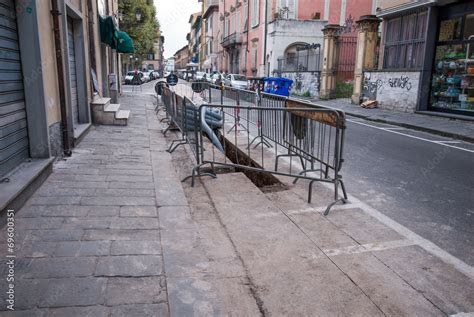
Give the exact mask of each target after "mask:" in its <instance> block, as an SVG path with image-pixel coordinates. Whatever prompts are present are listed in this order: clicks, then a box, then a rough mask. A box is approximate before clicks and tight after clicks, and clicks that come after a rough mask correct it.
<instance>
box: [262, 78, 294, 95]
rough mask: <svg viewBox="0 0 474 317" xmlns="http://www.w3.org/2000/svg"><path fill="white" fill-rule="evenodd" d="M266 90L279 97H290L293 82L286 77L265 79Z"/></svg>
mask: <svg viewBox="0 0 474 317" xmlns="http://www.w3.org/2000/svg"><path fill="white" fill-rule="evenodd" d="M263 82H264V89H263V91H264V92H266V93H269V94H274V95H279V96H285V97H289V96H290V87H291V85H292V84H293V81H292V80H291V79H288V78H284V77H265V78H263Z"/></svg>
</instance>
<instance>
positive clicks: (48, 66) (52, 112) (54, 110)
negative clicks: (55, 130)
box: [38, 1, 61, 126]
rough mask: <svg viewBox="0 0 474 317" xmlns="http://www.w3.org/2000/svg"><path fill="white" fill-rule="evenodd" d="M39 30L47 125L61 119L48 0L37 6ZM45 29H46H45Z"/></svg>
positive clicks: (40, 68) (39, 70)
mask: <svg viewBox="0 0 474 317" xmlns="http://www.w3.org/2000/svg"><path fill="white" fill-rule="evenodd" d="M38 23H39V29H40V30H45V32H39V34H40V43H41V56H42V60H43V61H42V65H41V66H40V65H38V72H41V71H42V73H41V76H42V80H43V85H44V91H45V99H46V100H45V104H46V112H47V116H48V126H50V125H52V124H53V123H56V122H58V121H61V110H60V102H59V89H58V76H57V65H56V53H55V46H54V31H53V19H52V16H51V8H50V4H49V1H48V2H47V3H45V5H42V6H38ZM46 30H47V31H46Z"/></svg>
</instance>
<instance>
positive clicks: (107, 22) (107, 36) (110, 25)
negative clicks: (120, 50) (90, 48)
mask: <svg viewBox="0 0 474 317" xmlns="http://www.w3.org/2000/svg"><path fill="white" fill-rule="evenodd" d="M99 25H100V40H101V42H102V43H105V44H107V45H109V46H111V47H114V46H116V45H117V44H116V43H117V41H116V38H117V35H116V33H117V31H118V29H117V27H116V26H115V22H114V19H113V18H112V17H111V16H99Z"/></svg>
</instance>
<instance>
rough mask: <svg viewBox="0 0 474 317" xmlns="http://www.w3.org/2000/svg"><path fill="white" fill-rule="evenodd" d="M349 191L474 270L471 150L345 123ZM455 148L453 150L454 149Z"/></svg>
mask: <svg viewBox="0 0 474 317" xmlns="http://www.w3.org/2000/svg"><path fill="white" fill-rule="evenodd" d="M348 121H349V124H348V128H347V135H346V137H347V139H346V145H347V146H346V150H345V153H346V155H345V165H344V167H343V175H344V178H345V179H346V182H347V187H348V191H349V193H350V194H352V195H354V196H356V197H357V198H359V199H360V200H362V201H364V202H366V203H367V204H369V205H370V206H372V207H374V208H376V209H378V210H379V211H381V212H382V213H384V214H385V215H387V216H389V217H390V218H392V219H393V220H395V221H397V222H399V223H401V224H403V225H404V226H406V227H407V228H409V229H410V230H412V231H414V232H416V233H417V234H419V235H421V236H422V237H424V238H426V239H428V240H430V241H432V242H433V243H435V244H437V245H438V246H440V247H441V248H443V249H445V250H446V251H448V252H449V253H451V254H452V255H454V256H456V257H458V258H459V259H461V260H462V261H464V262H466V263H468V264H469V265H474V251H473V248H472V245H473V244H474V240H473V239H474V195H472V194H471V195H467V194H466V193H469V192H471V193H472V191H473V186H474V173H473V168H474V167H473V162H474V145H473V144H470V143H466V142H458V141H456V140H451V139H447V138H443V137H440V136H436V135H431V134H427V133H423V132H419V131H414V130H409V129H404V128H400V127H397V126H392V125H388V124H381V123H374V122H370V121H365V120H362V119H356V118H353V117H352V118H351V117H348ZM456 147H458V148H456Z"/></svg>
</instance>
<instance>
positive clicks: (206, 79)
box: [204, 73, 212, 83]
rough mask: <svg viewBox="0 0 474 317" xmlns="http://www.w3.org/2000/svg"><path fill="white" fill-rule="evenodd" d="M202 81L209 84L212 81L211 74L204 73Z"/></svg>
mask: <svg viewBox="0 0 474 317" xmlns="http://www.w3.org/2000/svg"><path fill="white" fill-rule="evenodd" d="M204 80H205V81H207V82H208V83H210V82H211V81H212V74H209V73H206V75H204Z"/></svg>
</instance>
